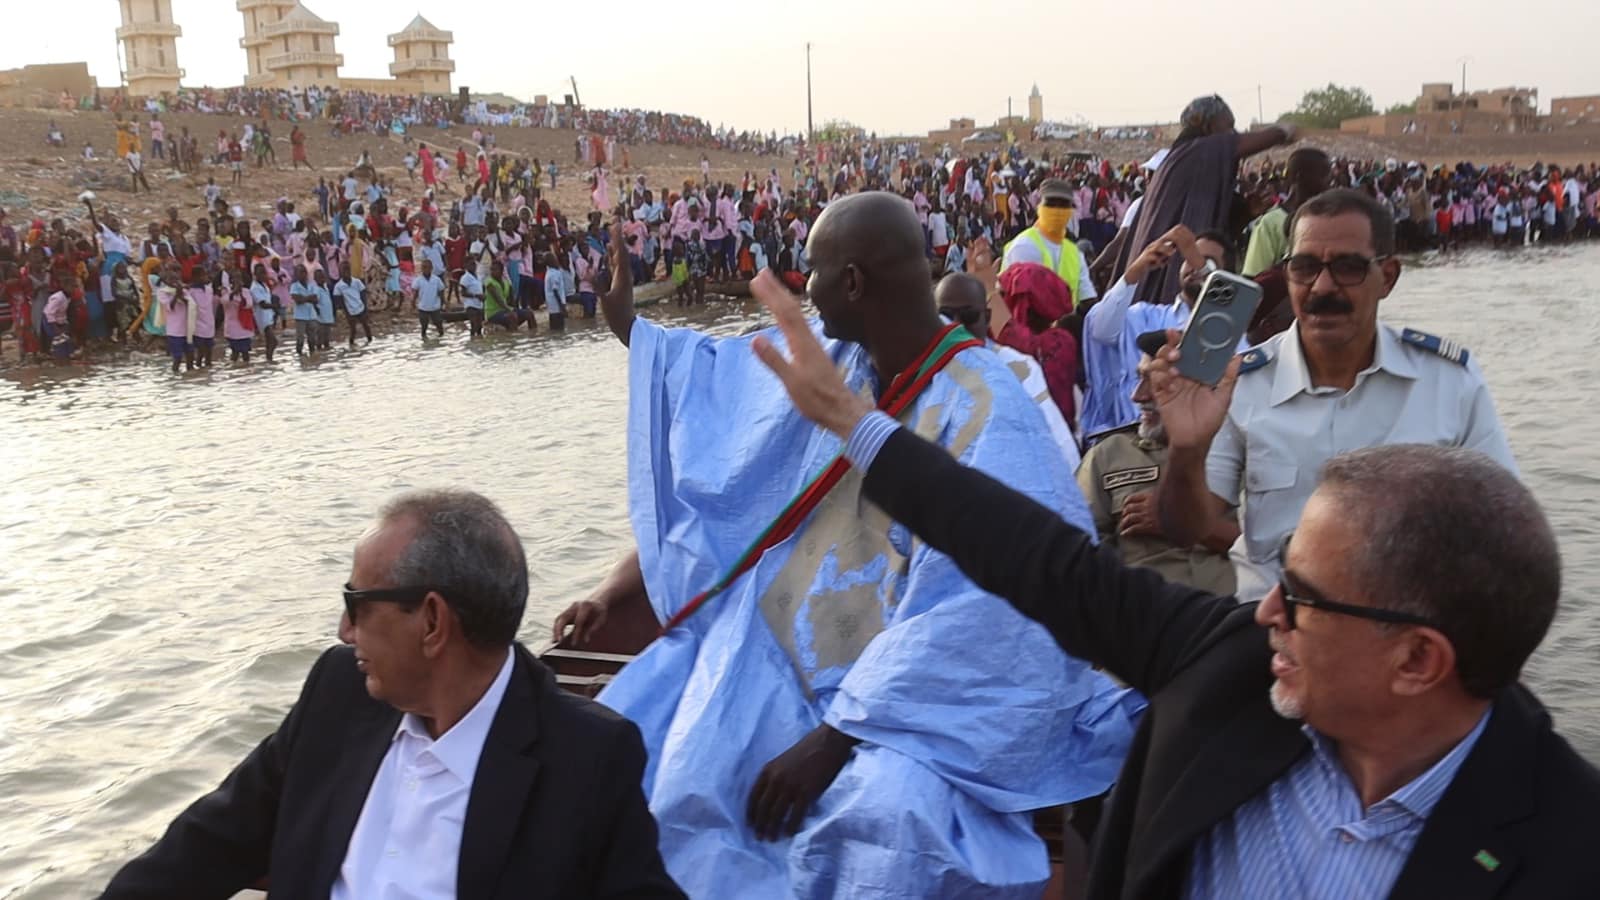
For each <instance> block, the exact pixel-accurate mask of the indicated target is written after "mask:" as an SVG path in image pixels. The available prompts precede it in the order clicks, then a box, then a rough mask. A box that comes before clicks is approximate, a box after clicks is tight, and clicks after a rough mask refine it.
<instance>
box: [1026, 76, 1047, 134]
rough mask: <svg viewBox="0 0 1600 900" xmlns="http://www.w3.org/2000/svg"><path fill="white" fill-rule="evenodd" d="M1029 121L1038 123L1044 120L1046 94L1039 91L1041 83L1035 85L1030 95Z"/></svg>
mask: <svg viewBox="0 0 1600 900" xmlns="http://www.w3.org/2000/svg"><path fill="white" fill-rule="evenodd" d="M1028 121H1029V122H1032V123H1033V124H1035V125H1037V124H1039V123H1040V122H1043V121H1044V96H1043V95H1042V94H1040V93H1039V85H1037V84H1035V85H1034V86H1033V93H1031V94H1029V95H1028Z"/></svg>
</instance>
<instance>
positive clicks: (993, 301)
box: [967, 237, 1011, 337]
mask: <svg viewBox="0 0 1600 900" xmlns="http://www.w3.org/2000/svg"><path fill="white" fill-rule="evenodd" d="M967 274H968V275H971V276H972V277H973V278H976V279H978V281H979V282H980V283H981V284H982V285H983V290H984V296H985V297H986V298H988V303H989V331H990V333H991V334H999V333H1000V332H1001V331H1003V330H1005V327H1006V323H1008V322H1010V321H1011V309H1010V308H1009V307H1007V306H1006V302H1005V298H1004V297H1003V296H1001V294H1000V261H999V260H997V259H995V256H994V248H993V247H992V246H990V244H989V239H988V238H981V237H980V238H977V239H975V240H973V242H972V252H971V253H970V254H969V255H968V256H967ZM978 336H979V337H988V335H978Z"/></svg>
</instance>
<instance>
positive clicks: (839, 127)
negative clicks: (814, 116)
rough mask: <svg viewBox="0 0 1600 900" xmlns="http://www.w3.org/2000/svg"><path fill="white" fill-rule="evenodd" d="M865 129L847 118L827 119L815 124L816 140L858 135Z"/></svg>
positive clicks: (840, 138) (847, 137)
mask: <svg viewBox="0 0 1600 900" xmlns="http://www.w3.org/2000/svg"><path fill="white" fill-rule="evenodd" d="M865 133H866V130H865V129H863V128H862V127H861V126H859V125H857V124H856V123H854V122H852V121H850V120H849V119H829V120H828V121H826V122H823V123H822V124H821V125H819V126H817V140H819V141H838V140H848V139H853V138H857V137H860V136H861V135H863V134H865Z"/></svg>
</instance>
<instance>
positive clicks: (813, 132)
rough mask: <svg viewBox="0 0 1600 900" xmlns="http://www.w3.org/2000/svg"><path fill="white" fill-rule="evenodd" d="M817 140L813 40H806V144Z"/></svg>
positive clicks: (808, 144)
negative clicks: (813, 119)
mask: <svg viewBox="0 0 1600 900" xmlns="http://www.w3.org/2000/svg"><path fill="white" fill-rule="evenodd" d="M816 141H817V129H816V126H815V125H813V124H812V123H811V42H810V41H806V145H807V146H810V145H812V144H815V143H816Z"/></svg>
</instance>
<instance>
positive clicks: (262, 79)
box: [233, 0, 295, 87]
mask: <svg viewBox="0 0 1600 900" xmlns="http://www.w3.org/2000/svg"><path fill="white" fill-rule="evenodd" d="M233 5H234V8H235V9H237V10H239V12H240V14H241V15H243V16H244V37H242V38H240V39H239V46H240V47H242V48H244V59H245V70H246V71H245V76H244V86H245V87H266V86H268V85H271V84H272V83H273V75H272V72H271V71H270V70H268V69H267V65H266V59H267V56H268V55H269V54H271V53H272V52H273V50H272V46H273V37H272V36H269V35H268V34H267V33H266V29H267V28H268V27H271V26H273V25H276V24H277V23H278V22H281V21H282V20H283V17H284V16H286V15H288V14H289V10H291V9H294V6H295V0H236V2H235V3H234V4H233ZM277 33H278V31H277V30H274V35H276V34H277ZM280 45H281V42H280Z"/></svg>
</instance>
